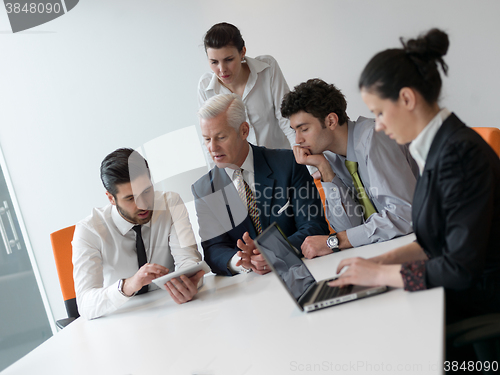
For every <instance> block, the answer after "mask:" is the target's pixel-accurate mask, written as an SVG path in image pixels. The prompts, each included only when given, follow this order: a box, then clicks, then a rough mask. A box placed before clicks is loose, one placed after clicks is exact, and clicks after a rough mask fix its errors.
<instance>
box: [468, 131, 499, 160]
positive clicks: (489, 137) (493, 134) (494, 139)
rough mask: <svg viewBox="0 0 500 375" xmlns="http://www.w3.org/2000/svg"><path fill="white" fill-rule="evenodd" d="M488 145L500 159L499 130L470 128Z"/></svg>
mask: <svg viewBox="0 0 500 375" xmlns="http://www.w3.org/2000/svg"><path fill="white" fill-rule="evenodd" d="M472 129H474V130H475V131H476V132H477V133H478V134H479V135H480V136H481V137H483V139H484V140H485V141H486V143H488V144H489V145H490V146H491V148H492V149H493V150H494V151H495V152H496V153H497V155H498V157H499V158H500V129H498V128H472Z"/></svg>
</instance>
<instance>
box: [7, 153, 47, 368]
mask: <svg viewBox="0 0 500 375" xmlns="http://www.w3.org/2000/svg"><path fill="white" fill-rule="evenodd" d="M18 212H19V210H18V206H17V201H16V200H15V196H14V193H13V191H12V184H11V183H10V179H9V176H8V173H7V169H6V166H5V162H4V159H3V155H2V153H1V150H0V371H2V370H3V369H5V368H6V367H8V366H9V365H11V364H12V363H14V362H15V361H17V360H18V359H19V358H21V357H23V356H24V355H25V354H27V353H29V352H30V351H31V350H33V349H34V348H36V347H37V346H38V345H40V344H41V343H42V342H44V341H45V340H47V339H48V338H49V337H51V336H52V334H53V332H55V326H54V323H53V319H52V318H51V319H50V320H49V318H48V317H49V316H52V314H51V312H50V308H49V306H48V303H47V298H46V297H45V292H44V291H43V289H41V288H40V287H39V286H41V285H42V284H41V282H39V281H40V277H39V274H38V272H37V271H38V270H37V268H36V264H35V262H34V257H33V253H32V251H31V247H30V246H29V241H28V240H27V236H26V231H25V230H24V225H23V223H22V219H21V216H20V215H18V214H17V213H18ZM41 290H42V292H41ZM42 293H43V296H44V298H43V299H42Z"/></svg>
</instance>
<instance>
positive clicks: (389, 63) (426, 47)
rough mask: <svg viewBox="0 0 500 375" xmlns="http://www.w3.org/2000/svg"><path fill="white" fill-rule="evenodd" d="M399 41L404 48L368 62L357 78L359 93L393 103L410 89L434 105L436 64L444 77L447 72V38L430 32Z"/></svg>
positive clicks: (437, 83) (438, 86) (438, 87)
mask: <svg viewBox="0 0 500 375" xmlns="http://www.w3.org/2000/svg"><path fill="white" fill-rule="evenodd" d="M400 40H401V43H402V44H403V48H397V49H387V50H385V51H382V52H379V53H378V54H376V55H375V56H374V57H373V58H372V59H371V60H370V62H369V63H368V64H367V65H366V66H365V69H364V70H363V73H361V77H360V78H359V89H360V90H361V89H365V90H367V91H369V92H373V93H375V94H377V95H379V96H380V97H381V98H383V99H391V100H393V101H396V100H397V99H398V97H399V92H400V90H401V89H402V88H403V87H411V88H413V89H415V90H417V91H418V92H419V93H420V94H421V95H422V96H423V97H424V99H425V100H426V101H427V103H429V104H433V103H436V102H437V101H438V98H439V93H440V92H441V85H442V82H441V76H440V75H439V71H438V65H437V63H439V64H440V65H441V69H442V70H443V72H444V74H446V73H447V71H448V65H446V63H445V62H444V60H443V56H444V55H446V52H448V46H449V45H450V42H449V40H448V35H447V34H446V33H445V32H443V31H441V30H439V29H432V30H429V31H428V32H427V34H425V35H421V36H419V37H418V38H417V39H410V40H408V41H407V42H405V41H404V40H403V38H400Z"/></svg>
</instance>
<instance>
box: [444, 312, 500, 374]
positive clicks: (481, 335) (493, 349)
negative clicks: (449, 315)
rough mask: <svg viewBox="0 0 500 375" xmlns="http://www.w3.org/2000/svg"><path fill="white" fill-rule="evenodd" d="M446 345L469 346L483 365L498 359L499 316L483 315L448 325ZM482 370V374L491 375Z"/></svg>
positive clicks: (499, 342) (491, 372)
mask: <svg viewBox="0 0 500 375" xmlns="http://www.w3.org/2000/svg"><path fill="white" fill-rule="evenodd" d="M446 340H447V343H448V345H453V346H454V347H456V348H464V347H466V346H469V345H471V346H472V348H473V349H474V352H475V354H476V356H477V360H478V361H481V362H482V363H485V362H486V361H489V363H492V362H493V361H498V359H499V358H500V314H485V315H480V316H475V317H473V318H468V319H464V320H461V321H459V322H457V323H453V324H449V325H448V326H447V327H446ZM490 370H491V371H485V369H482V372H483V374H493V372H494V371H493V369H490Z"/></svg>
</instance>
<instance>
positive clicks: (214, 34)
mask: <svg viewBox="0 0 500 375" xmlns="http://www.w3.org/2000/svg"><path fill="white" fill-rule="evenodd" d="M203 43H204V45H205V51H206V50H207V49H208V48H215V49H219V48H223V47H227V46H232V47H236V49H237V50H238V52H241V50H242V49H243V47H245V41H244V40H243V38H242V37H241V33H240V30H238V28H237V27H236V26H234V25H231V24H230V23H226V22H222V23H218V24H216V25H213V26H212V27H211V28H210V30H208V31H207V33H206V34H205V38H203Z"/></svg>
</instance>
